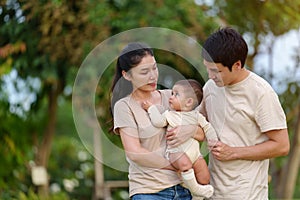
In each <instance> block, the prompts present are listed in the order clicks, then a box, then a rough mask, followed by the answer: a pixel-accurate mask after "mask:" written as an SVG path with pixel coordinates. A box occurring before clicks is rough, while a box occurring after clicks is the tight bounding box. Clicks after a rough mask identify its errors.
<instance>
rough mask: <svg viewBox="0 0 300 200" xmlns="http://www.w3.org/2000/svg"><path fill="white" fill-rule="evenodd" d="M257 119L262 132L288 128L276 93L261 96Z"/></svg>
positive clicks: (270, 92)
mask: <svg viewBox="0 0 300 200" xmlns="http://www.w3.org/2000/svg"><path fill="white" fill-rule="evenodd" d="M255 118H256V122H257V124H258V126H259V127H260V130H261V132H267V131H270V130H277V129H285V128H287V124H286V117H285V113H284V111H283V108H282V106H281V104H280V102H279V99H278V96H277V94H276V93H275V91H268V92H266V93H264V94H263V95H262V96H261V98H260V100H259V102H258V106H257V110H256V114H255Z"/></svg>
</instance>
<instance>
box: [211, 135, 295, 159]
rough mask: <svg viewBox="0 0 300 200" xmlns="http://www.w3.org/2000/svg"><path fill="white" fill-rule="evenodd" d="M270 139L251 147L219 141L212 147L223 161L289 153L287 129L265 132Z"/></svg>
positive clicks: (261, 157)
mask: <svg viewBox="0 0 300 200" xmlns="http://www.w3.org/2000/svg"><path fill="white" fill-rule="evenodd" d="M265 134H266V135H267V136H268V137H269V140H267V141H265V142H263V143H260V144H257V145H254V146H249V147H230V146H228V145H226V144H224V143H222V142H217V143H216V144H215V145H214V147H212V150H211V152H212V154H213V156H214V157H215V158H216V159H218V160H221V161H228V160H264V159H269V158H274V157H279V156H285V155H287V154H288V153H289V150H290V142H289V137H288V131H287V129H280V130H271V131H268V132H265Z"/></svg>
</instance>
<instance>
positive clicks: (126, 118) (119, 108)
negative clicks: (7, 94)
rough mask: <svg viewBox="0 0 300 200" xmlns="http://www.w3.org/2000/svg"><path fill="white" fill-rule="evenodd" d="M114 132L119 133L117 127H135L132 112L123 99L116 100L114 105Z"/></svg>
mask: <svg viewBox="0 0 300 200" xmlns="http://www.w3.org/2000/svg"><path fill="white" fill-rule="evenodd" d="M113 118H114V132H115V133H116V134H119V128H124V127H130V128H137V124H136V121H135V119H134V115H133V112H132V111H131V109H130V107H129V105H128V103H126V101H125V100H120V101H118V102H117V103H116V104H115V106H114V116H113Z"/></svg>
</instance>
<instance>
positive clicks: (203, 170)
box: [193, 157, 210, 185]
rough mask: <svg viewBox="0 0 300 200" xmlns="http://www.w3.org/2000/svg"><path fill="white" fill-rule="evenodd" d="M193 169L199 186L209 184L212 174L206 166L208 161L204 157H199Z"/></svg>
mask: <svg viewBox="0 0 300 200" xmlns="http://www.w3.org/2000/svg"><path fill="white" fill-rule="evenodd" d="M193 169H194V172H195V176H196V179H197V182H198V183H199V184H203V185H206V184H209V181H210V174H209V170H208V166H207V164H206V161H205V160H204V159H203V158H202V157H199V158H198V159H197V160H196V162H195V163H194V165H193Z"/></svg>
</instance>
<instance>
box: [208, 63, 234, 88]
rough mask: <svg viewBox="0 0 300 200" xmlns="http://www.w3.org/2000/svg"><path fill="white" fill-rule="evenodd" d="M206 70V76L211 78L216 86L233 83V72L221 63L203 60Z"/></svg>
mask: <svg viewBox="0 0 300 200" xmlns="http://www.w3.org/2000/svg"><path fill="white" fill-rule="evenodd" d="M203 64H204V65H205V67H206V70H207V72H208V77H209V78H210V79H212V80H213V81H214V82H215V83H216V85H217V86H219V87H223V86H226V85H231V84H233V79H232V78H233V76H232V75H233V73H232V72H231V71H229V69H228V67H225V66H224V65H223V64H221V63H213V62H208V61H206V60H204V61H203Z"/></svg>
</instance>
